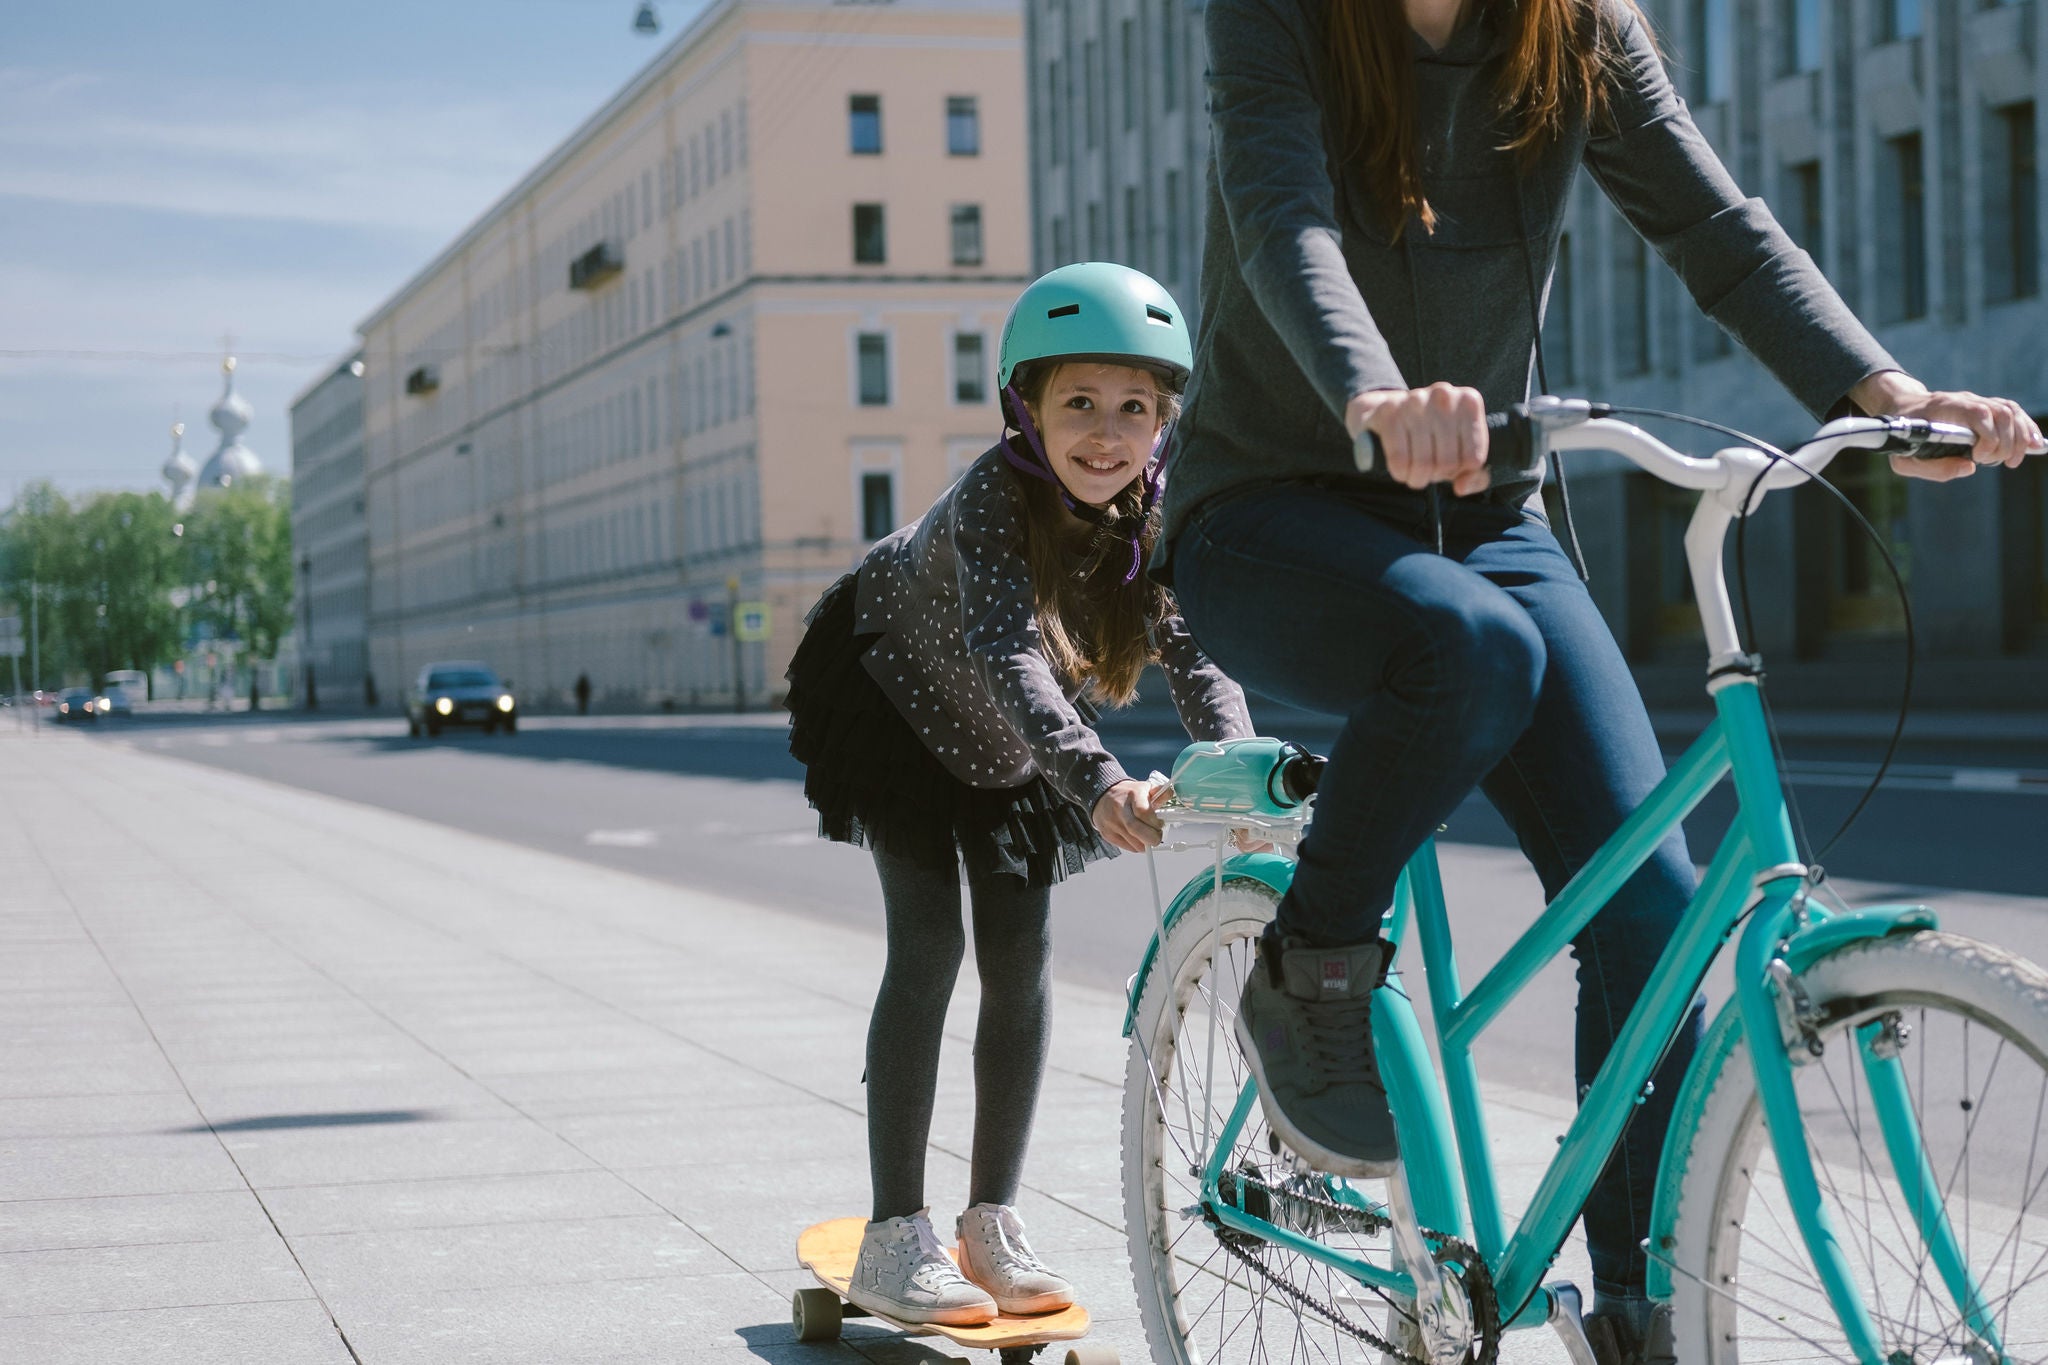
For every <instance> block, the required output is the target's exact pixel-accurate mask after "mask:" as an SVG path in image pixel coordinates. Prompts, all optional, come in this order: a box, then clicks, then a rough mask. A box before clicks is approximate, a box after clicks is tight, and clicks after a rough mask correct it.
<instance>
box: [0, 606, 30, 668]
mask: <svg viewBox="0 0 2048 1365" xmlns="http://www.w3.org/2000/svg"><path fill="white" fill-rule="evenodd" d="M27 652H28V647H27V645H26V644H24V643H23V641H22V638H21V618H20V617H19V616H0V659H19V658H20V657H21V656H22V655H23V654H26V653H27Z"/></svg>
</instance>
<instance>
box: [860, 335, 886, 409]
mask: <svg viewBox="0 0 2048 1365" xmlns="http://www.w3.org/2000/svg"><path fill="white" fill-rule="evenodd" d="M854 349H855V351H856V353H857V355H858V359H859V370H860V375H859V384H860V405H861V406H862V407H864V408H885V407H887V406H889V338H888V337H887V336H886V335H884V334H883V333H881V332H862V333H861V334H860V336H859V337H858V338H857V339H856V340H855V342H854Z"/></svg>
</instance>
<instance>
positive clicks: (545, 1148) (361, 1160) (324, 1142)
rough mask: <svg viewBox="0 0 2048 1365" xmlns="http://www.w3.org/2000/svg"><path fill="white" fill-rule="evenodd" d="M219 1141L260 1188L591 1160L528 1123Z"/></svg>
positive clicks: (433, 1124) (557, 1167) (240, 1135)
mask: <svg viewBox="0 0 2048 1365" xmlns="http://www.w3.org/2000/svg"><path fill="white" fill-rule="evenodd" d="M222 1141H223V1143H224V1145H225V1146H226V1147H227V1149H228V1150H229V1151H230V1152H232V1153H233V1154H234V1158H235V1162H236V1164H237V1165H239V1166H240V1167H241V1169H242V1172H243V1174H244V1175H245V1176H246V1177H247V1179H248V1181H249V1184H250V1185H252V1186H253V1187H255V1188H256V1189H258V1190H263V1189H270V1188H273V1187H282V1186H291V1185H331V1184H335V1183H338V1182H347V1181H389V1180H426V1179H432V1178H434V1177H438V1176H482V1175H522V1174H532V1173H535V1172H541V1171H573V1170H584V1169H588V1168H589V1167H590V1166H591V1164H592V1163H591V1162H590V1160H589V1159H588V1158H587V1157H585V1156H583V1155H582V1154H581V1153H579V1152H577V1151H576V1149H575V1148H573V1147H571V1146H570V1145H569V1144H568V1143H566V1142H564V1141H562V1139H560V1138H559V1137H556V1136H554V1135H553V1134H552V1133H549V1132H547V1131H546V1130H545V1129H543V1128H541V1127H539V1126H538V1125H537V1124H535V1123H533V1122H532V1121H531V1120H528V1119H523V1118H518V1119H464V1120H457V1121H453V1122H443V1121H439V1120H435V1119H423V1120H421V1121H419V1122H413V1123H400V1124H389V1125H386V1124H363V1125H351V1126H345V1127H326V1128H284V1129H276V1130H271V1131H236V1132H232V1133H228V1134H224V1135H223V1138H222Z"/></svg>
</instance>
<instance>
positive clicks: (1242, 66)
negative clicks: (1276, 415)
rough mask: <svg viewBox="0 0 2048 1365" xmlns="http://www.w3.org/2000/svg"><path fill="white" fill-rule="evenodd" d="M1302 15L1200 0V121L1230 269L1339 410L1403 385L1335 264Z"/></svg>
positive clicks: (1335, 235)
mask: <svg viewBox="0 0 2048 1365" xmlns="http://www.w3.org/2000/svg"><path fill="white" fill-rule="evenodd" d="M1303 22H1304V21H1303V19H1302V16H1301V14H1300V11H1299V6H1298V5H1295V4H1293V3H1292V0H1210V4H1209V6H1208V8H1207V10H1206V13H1205V23H1206V32H1207V35H1208V40H1209V126H1210V129H1211V134H1212V138H1213V143H1214V147H1213V150H1214V162H1213V164H1214V168H1215V170H1214V173H1215V175H1216V181H1217V185H1218V188H1219V189H1220V190H1221V192H1222V195H1223V209H1224V213H1225V216H1226V217H1227V218H1228V219H1229V223H1230V235H1231V240H1232V241H1233V242H1234V243H1235V244H1236V250H1237V264H1238V269H1239V272H1240V273H1241V274H1242V275H1243V277H1244V281H1245V285H1246V287H1247V288H1248V289H1250V291H1251V294H1252V297H1253V298H1254V299H1256V300H1257V301H1258V305H1259V309H1260V311H1261V312H1263V313H1264V314H1265V316H1266V321H1267V322H1269V323H1270V324H1271V325H1272V327H1273V330H1274V331H1276V332H1278V333H1279V334H1280V339H1281V341H1282V342H1283V343H1285V345H1286V347H1287V350H1288V353H1289V354H1290V355H1291V356H1292V357H1293V358H1294V363H1295V364H1296V365H1298V366H1299V367H1300V368H1301V372H1302V373H1303V374H1305V375H1307V376H1308V378H1309V381H1310V382H1311V383H1313V384H1314V385H1315V388H1316V392H1317V393H1319V394H1320V395H1322V399H1323V402H1324V403H1325V404H1326V405H1328V407H1329V409H1330V412H1331V413H1332V415H1334V416H1336V417H1337V418H1339V419H1340V420H1341V419H1342V418H1343V417H1344V416H1345V408H1346V404H1347V403H1348V402H1349V401H1350V399H1351V398H1352V396H1353V395H1354V394H1360V393H1364V392H1366V391H1368V390H1371V389H1406V388H1407V387H1408V384H1407V381H1405V380H1404V379H1403V378H1402V377H1401V371H1400V368H1399V367H1398V366H1396V365H1395V364H1394V357H1393V352H1392V351H1391V350H1389V349H1388V347H1387V342H1386V338H1385V337H1383V336H1381V335H1380V330H1379V328H1378V326H1377V325H1375V324H1374V322H1373V320H1372V314H1371V313H1370V312H1369V311H1367V309H1366V306H1365V300H1364V298H1363V297H1362V296H1361V295H1360V294H1359V292H1358V285H1357V283H1356V282H1355V281H1353V280H1352V278H1351V271H1350V269H1349V267H1347V266H1346V265H1345V263H1344V252H1343V248H1342V245H1341V242H1342V233H1341V230H1340V228H1339V227H1338V223H1337V215H1336V191H1335V189H1334V187H1333V186H1332V185H1331V183H1330V172H1329V162H1328V155H1329V154H1328V151H1327V150H1326V149H1325V147H1324V145H1323V111H1322V108H1321V106H1320V105H1318V104H1317V103H1316V100H1315V96H1314V94H1313V91H1314V89H1315V84H1314V77H1315V72H1314V71H1313V70H1312V68H1311V59H1310V57H1309V54H1308V52H1307V51H1306V50H1305V49H1304V47H1303V44H1304V43H1305V42H1307V41H1311V40H1312V38H1311V35H1309V34H1307V33H1306V32H1305V31H1304V30H1303V27H1302V26H1303Z"/></svg>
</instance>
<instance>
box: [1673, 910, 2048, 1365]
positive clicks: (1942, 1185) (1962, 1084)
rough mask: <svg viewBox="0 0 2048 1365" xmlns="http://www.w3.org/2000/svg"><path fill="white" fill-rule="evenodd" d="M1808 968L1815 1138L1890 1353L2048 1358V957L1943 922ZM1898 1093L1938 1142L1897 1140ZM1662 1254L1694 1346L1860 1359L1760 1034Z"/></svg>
mask: <svg viewBox="0 0 2048 1365" xmlns="http://www.w3.org/2000/svg"><path fill="white" fill-rule="evenodd" d="M1802 979H1803V983H1804V986H1805V989H1806V991H1807V994H1808V995H1809V997H1810V998H1811V1001H1812V1004H1813V1006H1814V1009H1815V1012H1816V1014H1817V1015H1818V1017H1819V1019H1820V1020H1821V1021H1822V1022H1820V1023H1819V1024H1818V1025H1817V1028H1816V1037H1817V1040H1818V1043H1819V1046H1820V1050H1819V1053H1818V1055H1814V1054H1813V1053H1812V1052H1811V1051H1810V1050H1808V1049H1804V1048H1797V1049H1795V1054H1794V1061H1795V1067H1794V1070H1793V1080H1794V1082H1795V1084H1796V1086H1797V1089H1798V1093H1799V1108H1800V1113H1801V1115H1802V1117H1803V1118H1804V1120H1805V1125H1804V1126H1805V1129H1806V1137H1807V1146H1808V1150H1809V1151H1810V1153H1811V1154H1812V1159H1813V1164H1814V1169H1815V1174H1816V1176H1817V1177H1818V1179H1819V1183H1820V1189H1821V1196H1822V1199H1823V1201H1824V1203H1825V1204H1826V1205H1827V1207H1828V1209H1829V1210H1830V1212H1831V1214H1832V1216H1833V1218H1834V1222H1835V1227H1836V1232H1837V1235H1838V1237H1839V1238H1840V1242H1841V1246H1842V1248H1843V1251H1844V1253H1845V1255H1846V1257H1847V1260H1848V1263H1849V1266H1850V1269H1851V1272H1852V1273H1853V1275H1854V1277H1855V1279H1856V1284H1857V1288H1858V1290H1859V1292H1860V1293H1861V1294H1862V1296H1863V1300H1864V1303H1865V1305H1866V1307H1867V1308H1868V1310H1869V1313H1870V1316H1871V1319H1872V1321H1873V1323H1874V1324H1875V1326H1876V1328H1877V1334H1878V1338H1879V1349H1880V1352H1881V1353H1882V1354H1883V1357H1884V1359H1885V1360H1886V1361H1887V1362H1893V1363H1895V1365H1932V1362H1935V1361H1967V1362H1984V1363H1985V1365H1989V1363H1990V1362H1995V1361H2041V1360H2044V1359H2048V1207H2044V1206H2048V1189H2044V1187H2048V1135H2044V1133H2043V1131H2042V1126H2043V1123H2044V1121H2048V974H2044V973H2043V972H2042V971H2041V970H2040V968H2038V967H2035V966H2034V965H2033V964H2031V963H2028V962H2026V961H2024V960H2022V959H2020V958H2016V957H2014V956H2012V955H2011V954H2009V953H2007V952H2005V951H2003V950H2002V949H1998V948H1994V947H1990V946H1988V945H1985V944H1981V943H1976V942H1973V941H1971V940H1969V939H1964V938H1958V937H1956V936H1954V935H1951V934H1941V933H1932V932H1928V933H1918V934H1912V935H1908V936H1904V937H1895V938H1886V939H1877V940H1871V941H1869V942H1866V943H1860V944H1857V945H1855V946H1852V947H1849V948H1846V949H1844V950H1842V951H1841V952H1838V953H1835V954H1832V955H1831V956H1829V957H1827V958H1824V959H1823V960H1821V961H1820V962H1817V963H1815V964H1814V965H1813V966H1812V967H1811V968H1809V969H1808V971H1807V972H1806V973H1805V975H1804V977H1803V978H1802ZM1884 1105H1891V1106H1892V1107H1893V1110H1892V1111H1893V1112H1895V1113H1896V1112H1897V1111H1898V1110H1899V1109H1905V1110H1908V1111H1909V1112H1910V1116H1911V1121H1912V1122H1911V1124H1910V1125H1906V1126H1909V1127H1917V1129H1918V1133H1919V1138H1920V1142H1921V1146H1922V1151H1921V1153H1919V1154H1915V1153H1913V1152H1912V1151H1911V1147H1910V1143H1908V1144H1905V1145H1898V1144H1899V1136H1900V1125H1896V1124H1895V1125H1894V1126H1893V1128H1892V1130H1891V1131H1890V1134H1889V1138H1890V1140H1889V1141H1888V1140H1887V1136H1888V1135H1887V1131H1886V1128H1885V1125H1884V1124H1883V1123H1882V1122H1881V1121H1880V1117H1879V1114H1880V1108H1881V1106H1884ZM1916 1167H1917V1169H1916ZM1652 1251H1653V1254H1656V1252H1657V1249H1656V1248H1653V1249H1652ZM1663 1254H1665V1255H1668V1257H1669V1259H1670V1261H1671V1264H1672V1270H1673V1275H1672V1300H1673V1309H1674V1315H1675V1321H1674V1325H1675V1326H1676V1329H1677V1333H1678V1358H1679V1359H1680V1360H1684V1361H1693V1360H1699V1361H1706V1362H1714V1365H1732V1362H1736V1361H1748V1362H1758V1361H1786V1360H1801V1361H1806V1360H1845V1361H1848V1360H1854V1359H1855V1355H1854V1353H1853V1352H1852V1351H1851V1350H1850V1348H1849V1344H1848V1341H1847V1339H1846V1337H1845V1335H1844V1333H1843V1331H1842V1328H1841V1325H1840V1324H1839V1322H1837V1320H1836V1317H1835V1314H1834V1311H1833V1309H1832V1308H1831V1306H1830V1305H1829V1303H1828V1300H1827V1298H1826V1297H1825V1295H1824V1294H1823V1292H1822V1290H1821V1287H1820V1281H1819V1278H1818V1276H1817V1275H1816V1273H1815V1272H1814V1269H1813V1265H1812V1261H1811V1259H1810V1258H1809V1256H1808V1254H1807V1250H1806V1245H1805V1242H1804V1240H1803V1239H1802V1238H1801V1237H1800V1235H1799V1231H1798V1228H1797V1226H1796V1225H1795V1223H1794V1221H1793V1218H1792V1215H1791V1213H1790V1210H1789V1206H1788V1204H1787V1202H1786V1198H1785V1191H1784V1186H1783V1184H1782V1182H1781V1180H1780V1177H1779V1174H1778V1166H1777V1161H1776V1159H1775V1157H1774V1156H1773V1154H1772V1149H1771V1144H1770V1139H1769V1136H1768V1134H1767V1133H1766V1132H1765V1129H1764V1121H1763V1114H1762V1112H1761V1107H1760V1106H1759V1104H1758V1101H1757V1096H1756V1080H1755V1075H1754V1073H1753V1071H1752V1069H1751V1065H1750V1060H1749V1051H1748V1044H1747V1042H1746V1041H1745V1042H1742V1043H1738V1044H1737V1045H1736V1048H1735V1050H1734V1052H1733V1054H1732V1055H1731V1056H1730V1057H1729V1058H1728V1060H1727V1061H1726V1062H1725V1063H1724V1064H1723V1066H1722V1069H1721V1074H1720V1076H1719V1078H1718V1080H1717V1081H1716V1083H1715V1086H1714V1089H1713V1091H1712V1093H1711V1094H1710V1096H1709V1098H1708V1100H1707V1103H1706V1106H1705V1108H1704V1110H1703V1112H1702V1116H1701V1119H1700V1123H1699V1128H1698V1130H1697V1132H1696V1133H1695V1135H1694V1138H1693V1142H1692V1149H1691V1154H1690V1157H1689V1159H1688V1161H1687V1165H1686V1171H1685V1181H1684V1185H1683V1187H1682V1192H1681V1195H1680V1199H1679V1208H1678V1216H1677V1220H1676V1222H1675V1224H1674V1226H1673V1230H1672V1236H1671V1239H1670V1244H1669V1245H1668V1246H1667V1247H1666V1248H1665V1249H1664V1253H1663Z"/></svg>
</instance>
